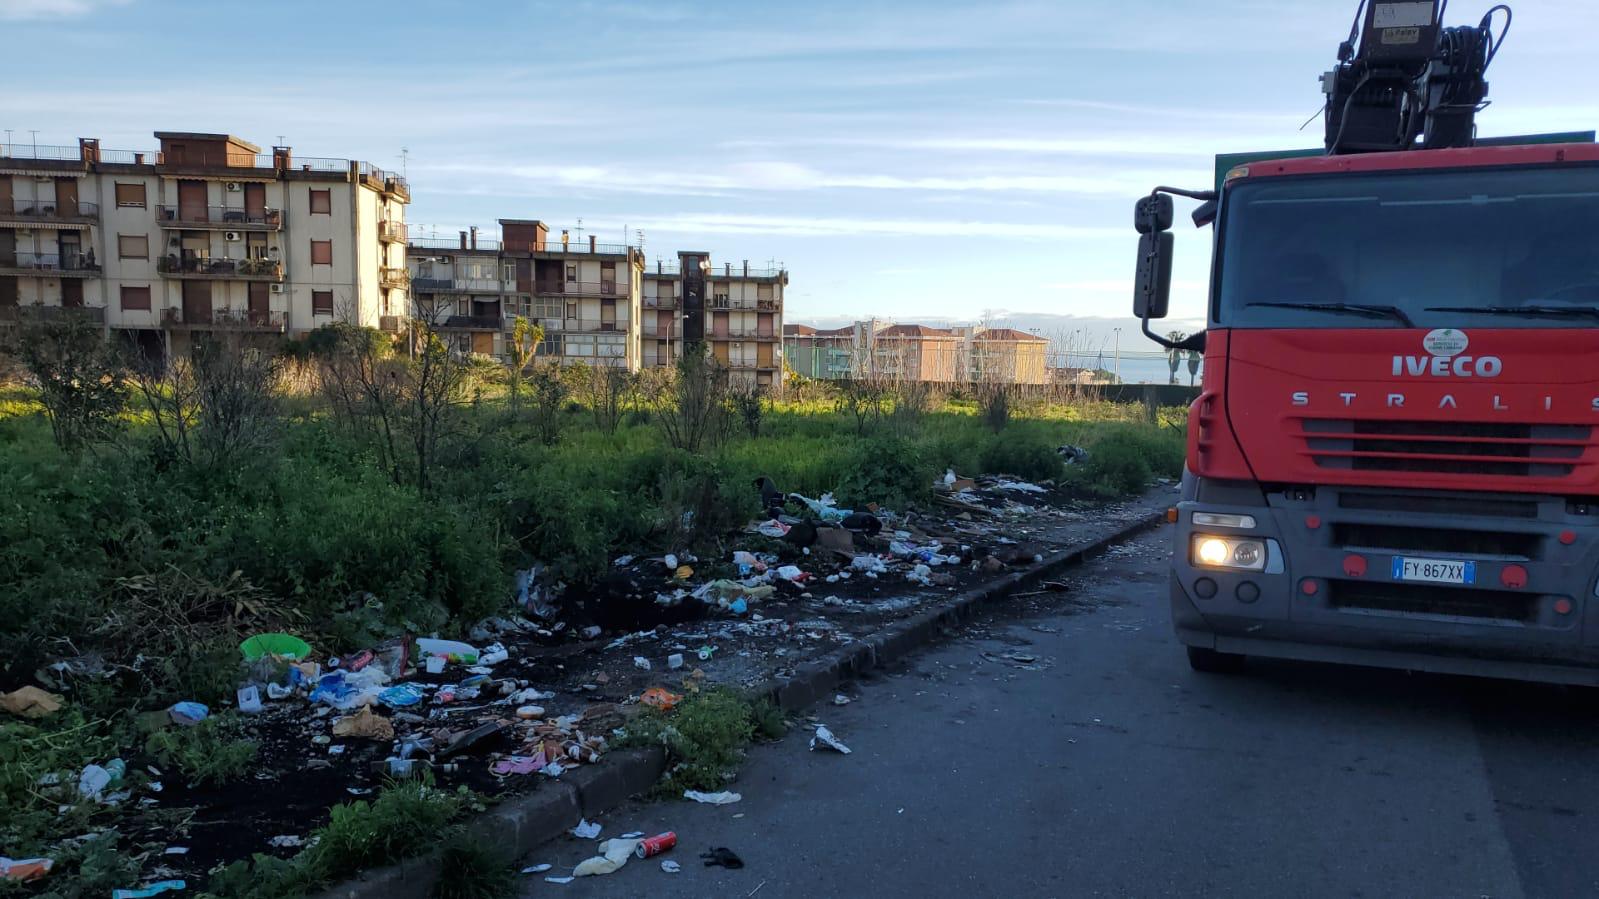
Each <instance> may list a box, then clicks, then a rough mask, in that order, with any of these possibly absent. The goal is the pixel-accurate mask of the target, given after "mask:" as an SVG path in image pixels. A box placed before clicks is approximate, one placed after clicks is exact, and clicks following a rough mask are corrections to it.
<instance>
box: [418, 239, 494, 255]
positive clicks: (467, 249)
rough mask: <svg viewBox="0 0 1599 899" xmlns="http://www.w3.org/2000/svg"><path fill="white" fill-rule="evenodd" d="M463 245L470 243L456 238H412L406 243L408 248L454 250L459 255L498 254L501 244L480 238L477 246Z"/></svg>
mask: <svg viewBox="0 0 1599 899" xmlns="http://www.w3.org/2000/svg"><path fill="white" fill-rule="evenodd" d="M463 243H469V241H465V240H463V239H457V238H454V237H411V238H409V239H408V240H407V241H406V244H407V245H408V246H410V247H412V248H413V249H418V250H454V251H456V252H459V253H474V252H475V253H498V252H499V251H500V242H499V241H497V240H488V239H486V238H482V237H480V238H478V241H477V243H476V244H475V245H470V244H469V245H468V246H462V244H463Z"/></svg>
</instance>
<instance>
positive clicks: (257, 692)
mask: <svg viewBox="0 0 1599 899" xmlns="http://www.w3.org/2000/svg"><path fill="white" fill-rule="evenodd" d="M236 695H237V696H238V700H239V711H240V712H243V713H244V714H246V715H257V714H260V712H261V709H262V708H263V706H262V705H261V688H260V687H257V686H256V685H255V684H245V685H244V686H242V687H240V688H239V689H238V692H237V694H236Z"/></svg>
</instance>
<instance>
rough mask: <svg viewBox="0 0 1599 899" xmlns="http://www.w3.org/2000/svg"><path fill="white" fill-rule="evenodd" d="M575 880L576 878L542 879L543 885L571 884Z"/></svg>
mask: <svg viewBox="0 0 1599 899" xmlns="http://www.w3.org/2000/svg"><path fill="white" fill-rule="evenodd" d="M576 879H577V878H576V877H546V878H544V882H545V883H571V882H572V881H574V880H576Z"/></svg>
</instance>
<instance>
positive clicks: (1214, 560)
mask: <svg viewBox="0 0 1599 899" xmlns="http://www.w3.org/2000/svg"><path fill="white" fill-rule="evenodd" d="M1188 558H1189V561H1190V562H1192V563H1193V564H1195V565H1203V566H1205V567H1206V568H1235V569H1238V570H1240V571H1261V570H1263V569H1264V568H1265V567H1266V543H1265V541H1264V540H1251V539H1241V538H1238V537H1218V536H1215V535H1212V534H1195V535H1194V537H1193V542H1192V543H1191V544H1190V545H1189V553H1188Z"/></svg>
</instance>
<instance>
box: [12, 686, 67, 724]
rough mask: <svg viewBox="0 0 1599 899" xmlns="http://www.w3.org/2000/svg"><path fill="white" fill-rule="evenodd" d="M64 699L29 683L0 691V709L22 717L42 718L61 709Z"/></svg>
mask: <svg viewBox="0 0 1599 899" xmlns="http://www.w3.org/2000/svg"><path fill="white" fill-rule="evenodd" d="M65 701H66V699H65V698H63V697H61V696H58V695H56V694H54V693H49V692H46V691H44V690H41V689H39V688H38V687H35V686H32V685H29V686H26V687H19V688H18V689H16V690H13V691H12V692H10V693H0V709H5V710H6V711H8V712H10V713H11V714H13V715H20V716H21V717H23V718H44V717H46V716H48V715H54V714H55V713H56V712H59V711H61V704H62V703H63V702H65Z"/></svg>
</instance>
